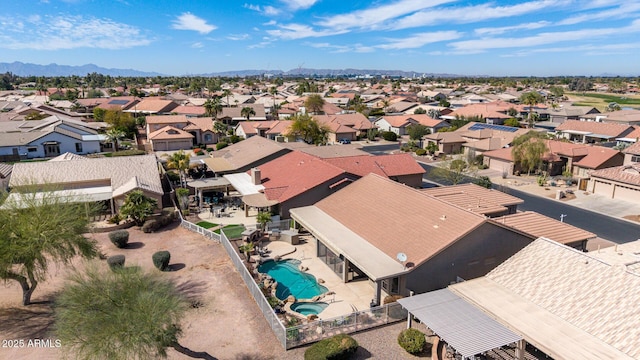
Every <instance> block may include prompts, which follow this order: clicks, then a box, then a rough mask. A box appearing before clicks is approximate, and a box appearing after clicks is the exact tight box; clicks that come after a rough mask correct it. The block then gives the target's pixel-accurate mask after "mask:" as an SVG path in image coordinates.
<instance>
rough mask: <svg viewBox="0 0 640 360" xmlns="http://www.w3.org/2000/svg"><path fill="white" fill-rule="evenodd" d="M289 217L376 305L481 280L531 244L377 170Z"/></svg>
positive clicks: (293, 211) (526, 237)
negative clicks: (366, 288) (365, 282)
mask: <svg viewBox="0 0 640 360" xmlns="http://www.w3.org/2000/svg"><path fill="white" fill-rule="evenodd" d="M372 194H375V196H372ZM290 212H291V217H292V218H293V219H294V220H295V221H296V223H297V224H300V225H301V226H302V227H303V228H305V229H307V230H309V231H310V232H311V234H312V235H313V240H312V241H314V242H315V243H316V244H315V248H316V249H317V253H316V254H313V255H315V256H317V257H318V258H320V259H321V260H322V261H324V262H326V263H327V264H328V265H329V266H330V268H331V269H333V270H334V271H335V272H336V274H337V275H338V276H339V277H340V278H341V279H344V281H345V282H349V281H352V280H351V277H350V276H349V274H361V276H364V277H366V278H368V279H369V280H370V281H371V282H372V283H373V285H374V287H373V288H372V294H371V297H372V298H373V299H374V302H375V303H376V304H380V303H381V301H382V299H383V298H384V297H385V296H386V295H395V294H400V295H405V296H407V295H409V292H410V291H411V292H414V293H416V294H419V293H423V292H427V291H431V290H435V289H441V288H444V287H446V286H447V285H449V284H450V283H451V282H455V281H457V280H458V279H460V278H462V279H465V280H468V279H473V278H476V277H479V276H483V275H485V274H486V273H487V272H489V271H490V270H491V269H493V268H494V267H496V266H497V265H499V264H500V263H501V262H503V261H504V260H506V259H507V258H508V257H509V256H511V255H513V254H515V253H516V252H517V251H519V250H520V249H522V248H523V247H524V246H526V245H527V244H529V243H530V242H531V241H532V240H533V238H532V237H531V236H529V235H525V234H522V233H520V232H517V231H514V230H513V229H511V228H508V227H505V226H503V225H501V224H499V223H498V222H493V221H490V220H489V219H488V218H486V217H485V216H483V215H481V214H478V213H475V212H471V211H467V210H465V209H463V208H461V207H458V206H456V205H453V204H451V203H449V202H447V201H444V200H442V199H439V198H437V197H434V196H430V195H429V194H427V193H425V192H422V191H420V190H417V189H413V188H411V187H408V186H405V185H402V184H399V183H397V182H394V181H391V180H390V179H387V178H384V177H382V176H380V175H378V174H375V173H372V174H368V175H366V176H364V177H362V178H361V179H359V180H357V181H355V182H353V184H351V185H349V186H347V187H345V188H344V189H342V190H340V191H337V192H335V193H333V194H331V195H329V196H328V197H326V198H324V199H322V200H320V201H318V202H317V203H315V204H313V205H307V206H303V207H298V208H293V209H291V210H290ZM399 254H402V255H401V256H400V255H399Z"/></svg>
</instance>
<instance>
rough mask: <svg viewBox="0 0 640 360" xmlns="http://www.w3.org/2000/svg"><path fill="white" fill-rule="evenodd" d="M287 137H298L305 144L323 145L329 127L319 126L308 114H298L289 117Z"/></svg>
mask: <svg viewBox="0 0 640 360" xmlns="http://www.w3.org/2000/svg"><path fill="white" fill-rule="evenodd" d="M290 120H292V121H293V122H292V123H291V126H290V127H289V131H288V133H287V135H288V136H298V137H300V138H302V140H304V142H306V143H307V144H316V145H319V144H325V143H326V142H327V137H328V135H329V131H330V129H329V127H327V126H326V125H324V124H320V123H319V122H318V121H317V120H316V119H314V118H313V117H311V115H309V114H298V115H294V116H292V117H291V119H290Z"/></svg>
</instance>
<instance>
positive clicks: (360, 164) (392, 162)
mask: <svg viewBox="0 0 640 360" xmlns="http://www.w3.org/2000/svg"><path fill="white" fill-rule="evenodd" d="M324 161H326V162H328V163H329V164H333V165H335V166H337V167H339V168H341V169H343V170H345V171H347V172H349V173H351V174H354V175H358V176H365V175H367V174H369V173H374V174H378V175H381V176H384V177H391V176H402V175H413V174H424V173H425V170H424V169H423V168H422V166H420V165H419V164H418V163H417V162H416V160H415V159H414V158H413V157H412V156H411V155H409V154H406V153H403V154H392V155H379V156H369V155H360V156H346V157H336V158H330V159H324Z"/></svg>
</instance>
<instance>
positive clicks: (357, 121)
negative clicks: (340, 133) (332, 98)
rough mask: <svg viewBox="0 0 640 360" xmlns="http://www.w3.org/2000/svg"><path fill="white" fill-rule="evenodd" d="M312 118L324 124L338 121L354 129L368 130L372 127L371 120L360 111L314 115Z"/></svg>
mask: <svg viewBox="0 0 640 360" xmlns="http://www.w3.org/2000/svg"><path fill="white" fill-rule="evenodd" d="M313 118H314V119H316V120H318V121H319V122H321V123H324V124H331V123H338V124H340V125H344V126H348V127H350V128H352V129H355V130H368V129H371V128H372V127H373V124H372V123H371V121H369V119H367V118H366V117H365V116H364V115H362V114H361V113H353V114H335V115H314V116H313Z"/></svg>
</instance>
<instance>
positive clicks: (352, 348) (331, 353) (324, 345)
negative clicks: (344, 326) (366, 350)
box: [304, 334, 358, 360]
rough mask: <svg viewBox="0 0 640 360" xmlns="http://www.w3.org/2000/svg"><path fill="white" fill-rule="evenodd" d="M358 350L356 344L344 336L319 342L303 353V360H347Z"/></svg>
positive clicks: (349, 337)
mask: <svg viewBox="0 0 640 360" xmlns="http://www.w3.org/2000/svg"><path fill="white" fill-rule="evenodd" d="M357 350H358V342H357V341H355V339H353V338H352V337H351V336H349V335H346V334H340V335H336V336H334V337H330V338H328V339H324V340H320V341H318V342H317V343H315V344H313V345H311V347H309V348H308V349H307V351H305V352H304V360H339V359H349V358H350V357H351V356H353V354H355V353H356V351H357Z"/></svg>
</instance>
